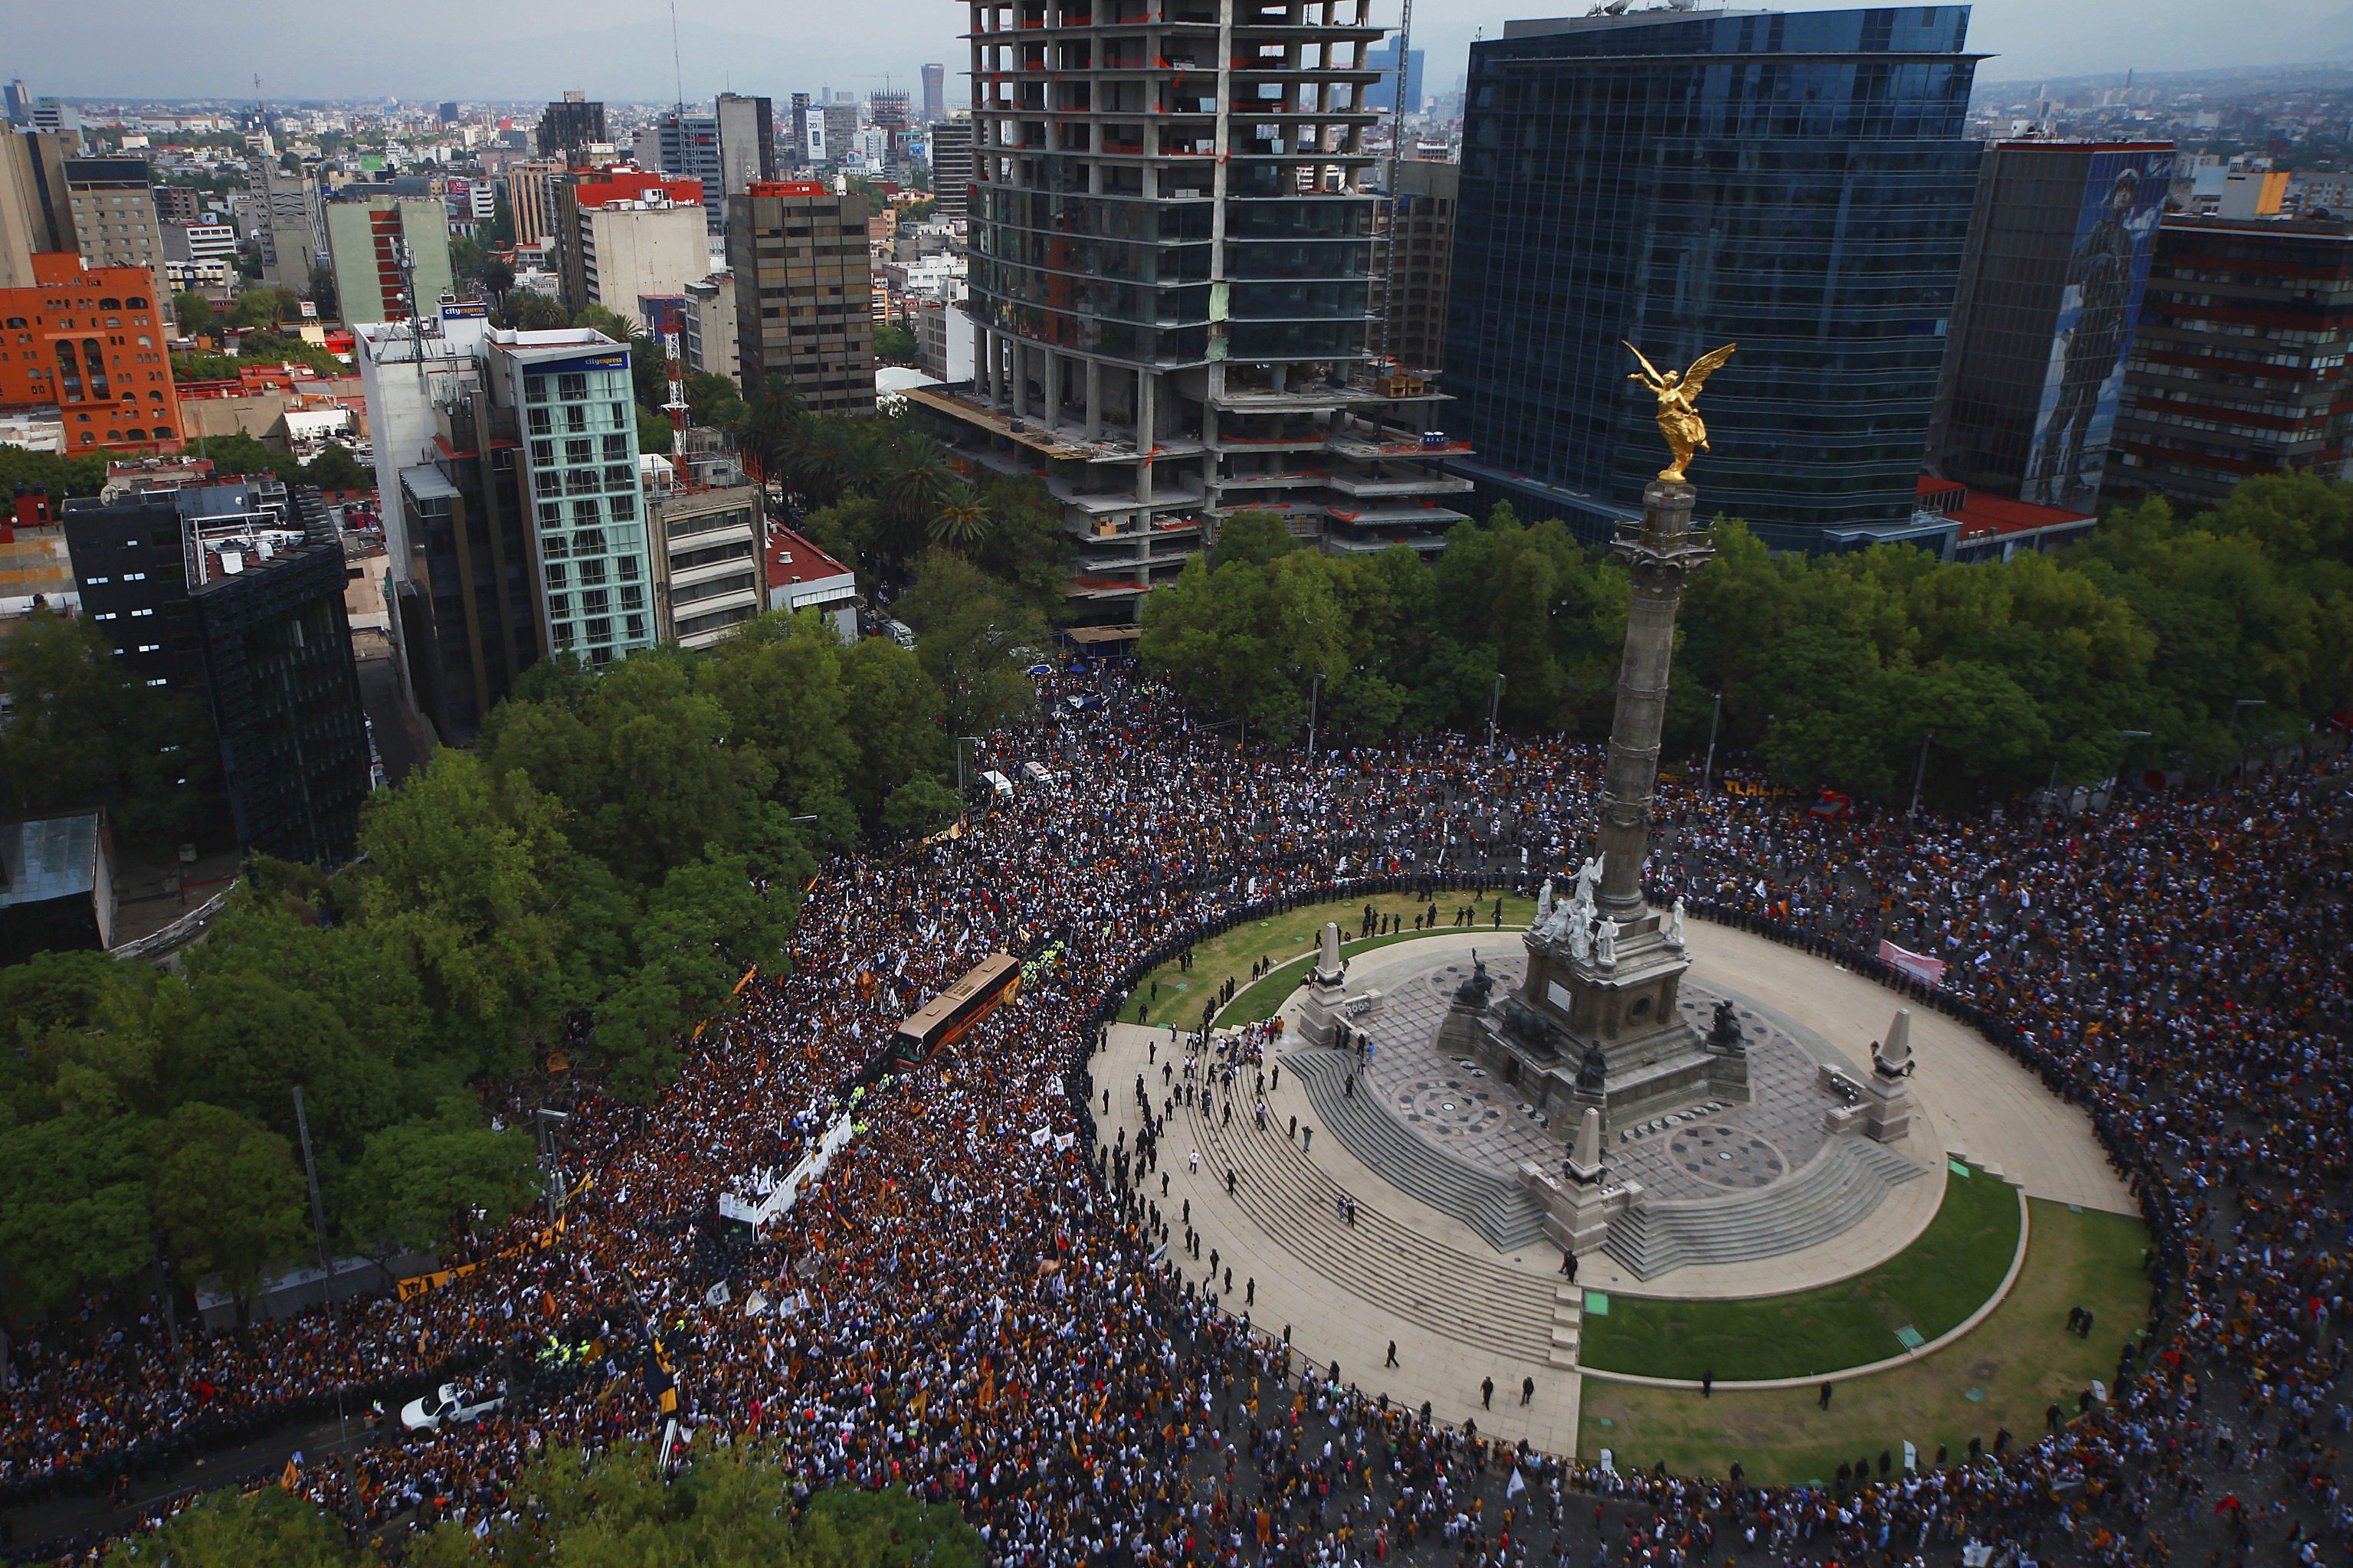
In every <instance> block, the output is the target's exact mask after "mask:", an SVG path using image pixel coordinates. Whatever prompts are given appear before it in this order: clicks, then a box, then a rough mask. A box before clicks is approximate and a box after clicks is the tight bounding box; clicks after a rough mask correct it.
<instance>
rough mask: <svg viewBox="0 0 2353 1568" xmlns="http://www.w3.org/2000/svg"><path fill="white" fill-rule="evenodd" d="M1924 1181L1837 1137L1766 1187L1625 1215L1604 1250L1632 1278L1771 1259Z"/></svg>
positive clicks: (1864, 1143) (1839, 1229) (1848, 1136)
mask: <svg viewBox="0 0 2353 1568" xmlns="http://www.w3.org/2000/svg"><path fill="white" fill-rule="evenodd" d="M1925 1174H1926V1172H1924V1171H1922V1170H1921V1169H1920V1167H1919V1166H1917V1165H1915V1164H1914V1163H1912V1162H1911V1161H1909V1160H1907V1159H1905V1157H1904V1156H1903V1155H1902V1154H1899V1153H1897V1152H1895V1151H1894V1150H1893V1149H1890V1148H1888V1147H1887V1146H1886V1145H1884V1144H1882V1143H1874V1142H1871V1141H1870V1140H1869V1139H1867V1138H1864V1137H1862V1136H1861V1135H1860V1134H1856V1133H1842V1134H1841V1135H1839V1136H1837V1137H1834V1138H1832V1139H1831V1140H1830V1141H1829V1142H1826V1143H1824V1144H1823V1145H1822V1151H1821V1152H1820V1154H1817V1155H1816V1156H1815V1157H1814V1158H1813V1159H1811V1160H1810V1161H1808V1162H1807V1163H1806V1164H1805V1165H1803V1166H1802V1167H1800V1168H1799V1170H1798V1171H1796V1172H1794V1173H1792V1174H1790V1175H1789V1176H1788V1178H1786V1179H1785V1180H1782V1181H1779V1182H1776V1183H1774V1184H1772V1185H1771V1186H1769V1187H1762V1188H1758V1189H1757V1190H1756V1191H1755V1192H1752V1193H1745V1194H1740V1195H1739V1196H1736V1197H1725V1198H1712V1199H1698V1200H1691V1199H1678V1200H1673V1201H1668V1202H1654V1203H1644V1204H1641V1205H1638V1206H1636V1207H1634V1208H1631V1209H1629V1210H1628V1211H1627V1212H1626V1213H1625V1214H1623V1215H1620V1216H1619V1218H1618V1219H1617V1220H1616V1221H1615V1222H1613V1223H1612V1224H1611V1226H1610V1227H1609V1242H1608V1244H1607V1246H1606V1247H1605V1248H1604V1250H1605V1251H1607V1252H1608V1253H1609V1256H1610V1257H1612V1258H1616V1259H1617V1260H1618V1261H1619V1262H1620V1263H1621V1264H1623V1265H1624V1266H1625V1267H1626V1268H1627V1269H1628V1270H1629V1271H1630V1272H1631V1273H1632V1274H1633V1276H1634V1277H1635V1278H1636V1279H1657V1278H1658V1277H1659V1276H1660V1275H1662V1274H1664V1273H1667V1272H1668V1271H1670V1270H1672V1269H1675V1268H1687V1267H1690V1266H1693V1265H1696V1264H1710V1265H1712V1264H1725V1263H1748V1262H1753V1261H1756V1260H1757V1259H1759V1258H1777V1257H1779V1256H1781V1255H1782V1254H1784V1253H1790V1252H1798V1251H1802V1250H1803V1249H1804V1248H1806V1247H1813V1246H1816V1245H1818V1244H1820V1243H1821V1242H1825V1241H1829V1240H1831V1239H1832V1238H1834V1237H1838V1236H1840V1235H1841V1234H1842V1233H1844V1232H1845V1231H1847V1230H1850V1229H1852V1227H1853V1226H1857V1225H1860V1224H1861V1223H1862V1221H1863V1220H1865V1219H1867V1218H1869V1217H1870V1215H1871V1214H1872V1212H1873V1210H1875V1209H1876V1208H1878V1207H1879V1205H1880V1203H1881V1202H1882V1200H1883V1199H1884V1198H1885V1197H1886V1196H1887V1194H1888V1191H1889V1189H1890V1188H1892V1187H1894V1185H1895V1184H1897V1183H1899V1182H1907V1181H1910V1180H1912V1179H1913V1178H1914V1177H1915V1176H1920V1175H1925Z"/></svg>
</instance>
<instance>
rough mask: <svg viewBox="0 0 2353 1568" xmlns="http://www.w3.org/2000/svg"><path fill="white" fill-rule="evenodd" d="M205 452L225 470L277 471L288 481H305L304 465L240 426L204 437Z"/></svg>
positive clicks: (215, 467)
mask: <svg viewBox="0 0 2353 1568" xmlns="http://www.w3.org/2000/svg"><path fill="white" fill-rule="evenodd" d="M205 456H206V457H207V458H210V459H211V460H212V465H213V468H214V470H215V471H216V472H218V473H222V474H275V475H277V476H278V477H279V478H280V479H283V480H285V481H286V482H287V483H288V484H300V483H301V481H302V465H301V463H298V462H296V461H295V460H294V458H292V457H291V456H290V454H288V453H285V452H275V451H272V450H270V449H269V447H265V446H263V445H262V444H261V443H260V442H259V441H257V440H255V439H254V438H253V437H250V436H248V435H247V434H246V433H245V432H244V431H242V430H239V431H237V432H235V433H233V434H231V435H227V436H213V437H206V441H205Z"/></svg>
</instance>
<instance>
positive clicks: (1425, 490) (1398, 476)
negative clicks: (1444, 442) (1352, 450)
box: [1329, 463, 1472, 500]
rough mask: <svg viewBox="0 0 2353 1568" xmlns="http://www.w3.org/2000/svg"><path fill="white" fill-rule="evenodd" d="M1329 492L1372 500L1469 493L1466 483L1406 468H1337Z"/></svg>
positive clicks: (1402, 466)
mask: <svg viewBox="0 0 2353 1568" xmlns="http://www.w3.org/2000/svg"><path fill="white" fill-rule="evenodd" d="M1329 482H1330V484H1331V486H1332V488H1333V489H1335V490H1338V491H1339V492H1340V493H1341V494H1343V495H1347V496H1356V497H1359V498H1362V499H1365V500H1374V499H1377V498H1379V497H1383V496H1427V495H1453V494H1461V493H1462V492H1463V491H1466V490H1469V489H1472V484H1471V481H1470V480H1469V479H1455V478H1453V477H1451V475H1446V474H1434V473H1430V472H1429V471H1427V470H1425V469H1422V468H1415V467H1413V466H1411V465H1410V464H1404V463H1395V464H1377V465H1375V466H1374V467H1372V468H1362V469H1353V470H1352V469H1348V468H1340V469H1336V470H1335V471H1334V473H1333V474H1332V477H1331V479H1330V481H1329Z"/></svg>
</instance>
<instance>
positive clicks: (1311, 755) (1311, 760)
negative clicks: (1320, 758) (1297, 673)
mask: <svg viewBox="0 0 2353 1568" xmlns="http://www.w3.org/2000/svg"><path fill="white" fill-rule="evenodd" d="M1323 695H1324V677H1323V676H1322V675H1320V674H1319V675H1317V676H1316V677H1315V679H1314V681H1312V682H1311V683H1309V685H1308V688H1307V766H1308V770H1309V771H1310V772H1313V771H1314V767H1315V708H1316V703H1317V701H1318V700H1320V699H1321V698H1322V697H1323Z"/></svg>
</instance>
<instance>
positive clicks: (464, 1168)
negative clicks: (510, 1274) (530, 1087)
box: [334, 1095, 540, 1258]
mask: <svg viewBox="0 0 2353 1568" xmlns="http://www.w3.org/2000/svg"><path fill="white" fill-rule="evenodd" d="M539 1196H540V1186H539V1174H538V1172H537V1169H536V1152H535V1151H534V1149H533V1144H532V1137H531V1134H530V1133H528V1132H525V1131H521V1130H520V1129H509V1130H508V1131H504V1132H493V1131H491V1129H490V1128H488V1127H487V1126H485V1125H483V1123H482V1117H481V1111H480V1108H479V1107H478V1106H476V1105H475V1104H474V1102H473V1101H472V1100H470V1099H468V1098H467V1097H465V1096H463V1095H451V1096H450V1097H449V1098H448V1099H447V1100H443V1101H442V1103H441V1107H440V1109H439V1110H438V1112H436V1113H435V1114H434V1115H432V1116H429V1117H417V1118H414V1119H412V1120H410V1121H397V1122H395V1123H393V1124H392V1125H391V1126H389V1127H383V1128H379V1129H377V1130H376V1131H374V1132H371V1133H370V1134H369V1135H368V1139H367V1146H366V1149H365V1151H364V1152H363V1153H362V1155H361V1156H360V1159H359V1160H358V1162H357V1163H355V1164H354V1165H353V1168H352V1171H351V1173H350V1175H349V1176H348V1177H347V1178H346V1179H345V1180H344V1181H343V1183H341V1184H340V1185H339V1187H338V1190H337V1194H336V1201H335V1205H334V1213H335V1215H336V1217H337V1224H338V1226H339V1229H340V1233H341V1235H342V1237H343V1245H345V1246H348V1247H356V1248H358V1249H359V1250H360V1251H362V1252H364V1253H367V1254H368V1255H370V1256H372V1257H376V1258H385V1257H388V1256H390V1255H391V1254H392V1253H393V1252H394V1251H396V1250H399V1249H400V1248H404V1247H406V1248H409V1249H425V1248H429V1247H432V1246H433V1245H434V1244H435V1242H436V1241H437V1240H438V1238H439V1237H445V1236H447V1235H448V1232H449V1226H450V1223H451V1222H452V1221H453V1220H459V1219H462V1220H463V1221H464V1223H465V1224H466V1226H467V1227H468V1228H470V1229H473V1230H477V1231H480V1232H485V1233H487V1232H490V1231H493V1230H496V1229H497V1228H498V1227H499V1226H502V1225H504V1224H505V1223H506V1222H507V1220H508V1219H509V1218H511V1217H512V1216H513V1215H515V1214H517V1213H519V1212H521V1211H522V1210H523V1209H526V1208H528V1207H530V1206H531V1205H533V1203H535V1202H536V1201H538V1198H539ZM477 1215H479V1217H477Z"/></svg>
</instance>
